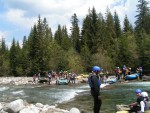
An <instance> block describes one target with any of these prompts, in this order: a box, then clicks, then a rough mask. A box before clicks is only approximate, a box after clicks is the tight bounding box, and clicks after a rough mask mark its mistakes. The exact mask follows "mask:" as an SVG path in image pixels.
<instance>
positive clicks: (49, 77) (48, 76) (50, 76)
mask: <svg viewBox="0 0 150 113" xmlns="http://www.w3.org/2000/svg"><path fill="white" fill-rule="evenodd" d="M76 76H77V74H76V73H75V72H70V73H68V72H67V71H62V70H61V71H59V73H58V74H57V73H56V72H55V71H53V70H52V71H50V72H44V73H42V75H41V73H38V74H34V75H33V83H38V81H39V80H41V78H44V79H45V81H47V82H48V84H51V82H52V81H55V80H56V81H57V80H59V79H60V78H65V79H67V80H68V82H69V83H70V82H72V83H74V84H75V81H76Z"/></svg>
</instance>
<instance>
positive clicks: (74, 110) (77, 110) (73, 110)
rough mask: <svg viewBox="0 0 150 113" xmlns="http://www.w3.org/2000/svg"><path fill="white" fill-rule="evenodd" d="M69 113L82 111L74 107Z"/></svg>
mask: <svg viewBox="0 0 150 113" xmlns="http://www.w3.org/2000/svg"><path fill="white" fill-rule="evenodd" d="M69 113H80V111H79V109H77V108H72V109H71V110H70V111H69Z"/></svg>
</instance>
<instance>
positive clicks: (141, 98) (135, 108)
mask: <svg viewBox="0 0 150 113" xmlns="http://www.w3.org/2000/svg"><path fill="white" fill-rule="evenodd" d="M143 100H144V98H143V97H142V96H139V97H138V98H137V100H136V102H137V103H138V105H137V106H133V108H131V110H130V111H129V113H132V112H136V113H137V111H140V110H141V107H140V102H141V101H143Z"/></svg>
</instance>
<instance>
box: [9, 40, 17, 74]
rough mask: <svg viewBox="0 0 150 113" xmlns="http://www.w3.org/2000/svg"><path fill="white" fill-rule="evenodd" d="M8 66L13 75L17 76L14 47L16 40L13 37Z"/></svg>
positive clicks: (15, 50)
mask: <svg viewBox="0 0 150 113" xmlns="http://www.w3.org/2000/svg"><path fill="white" fill-rule="evenodd" d="M10 68H11V74H12V75H13V76H18V75H17V49H16V42H15V39H14V38H13V41H12V45H11V48H10Z"/></svg>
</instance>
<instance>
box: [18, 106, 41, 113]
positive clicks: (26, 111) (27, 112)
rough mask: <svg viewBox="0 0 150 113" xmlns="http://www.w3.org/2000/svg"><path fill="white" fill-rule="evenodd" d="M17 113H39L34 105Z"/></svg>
mask: <svg viewBox="0 0 150 113" xmlns="http://www.w3.org/2000/svg"><path fill="white" fill-rule="evenodd" d="M19 113H40V110H39V109H38V108H37V107H36V106H35V105H31V106H28V107H26V108H24V109H22V110H20V112H19Z"/></svg>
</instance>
